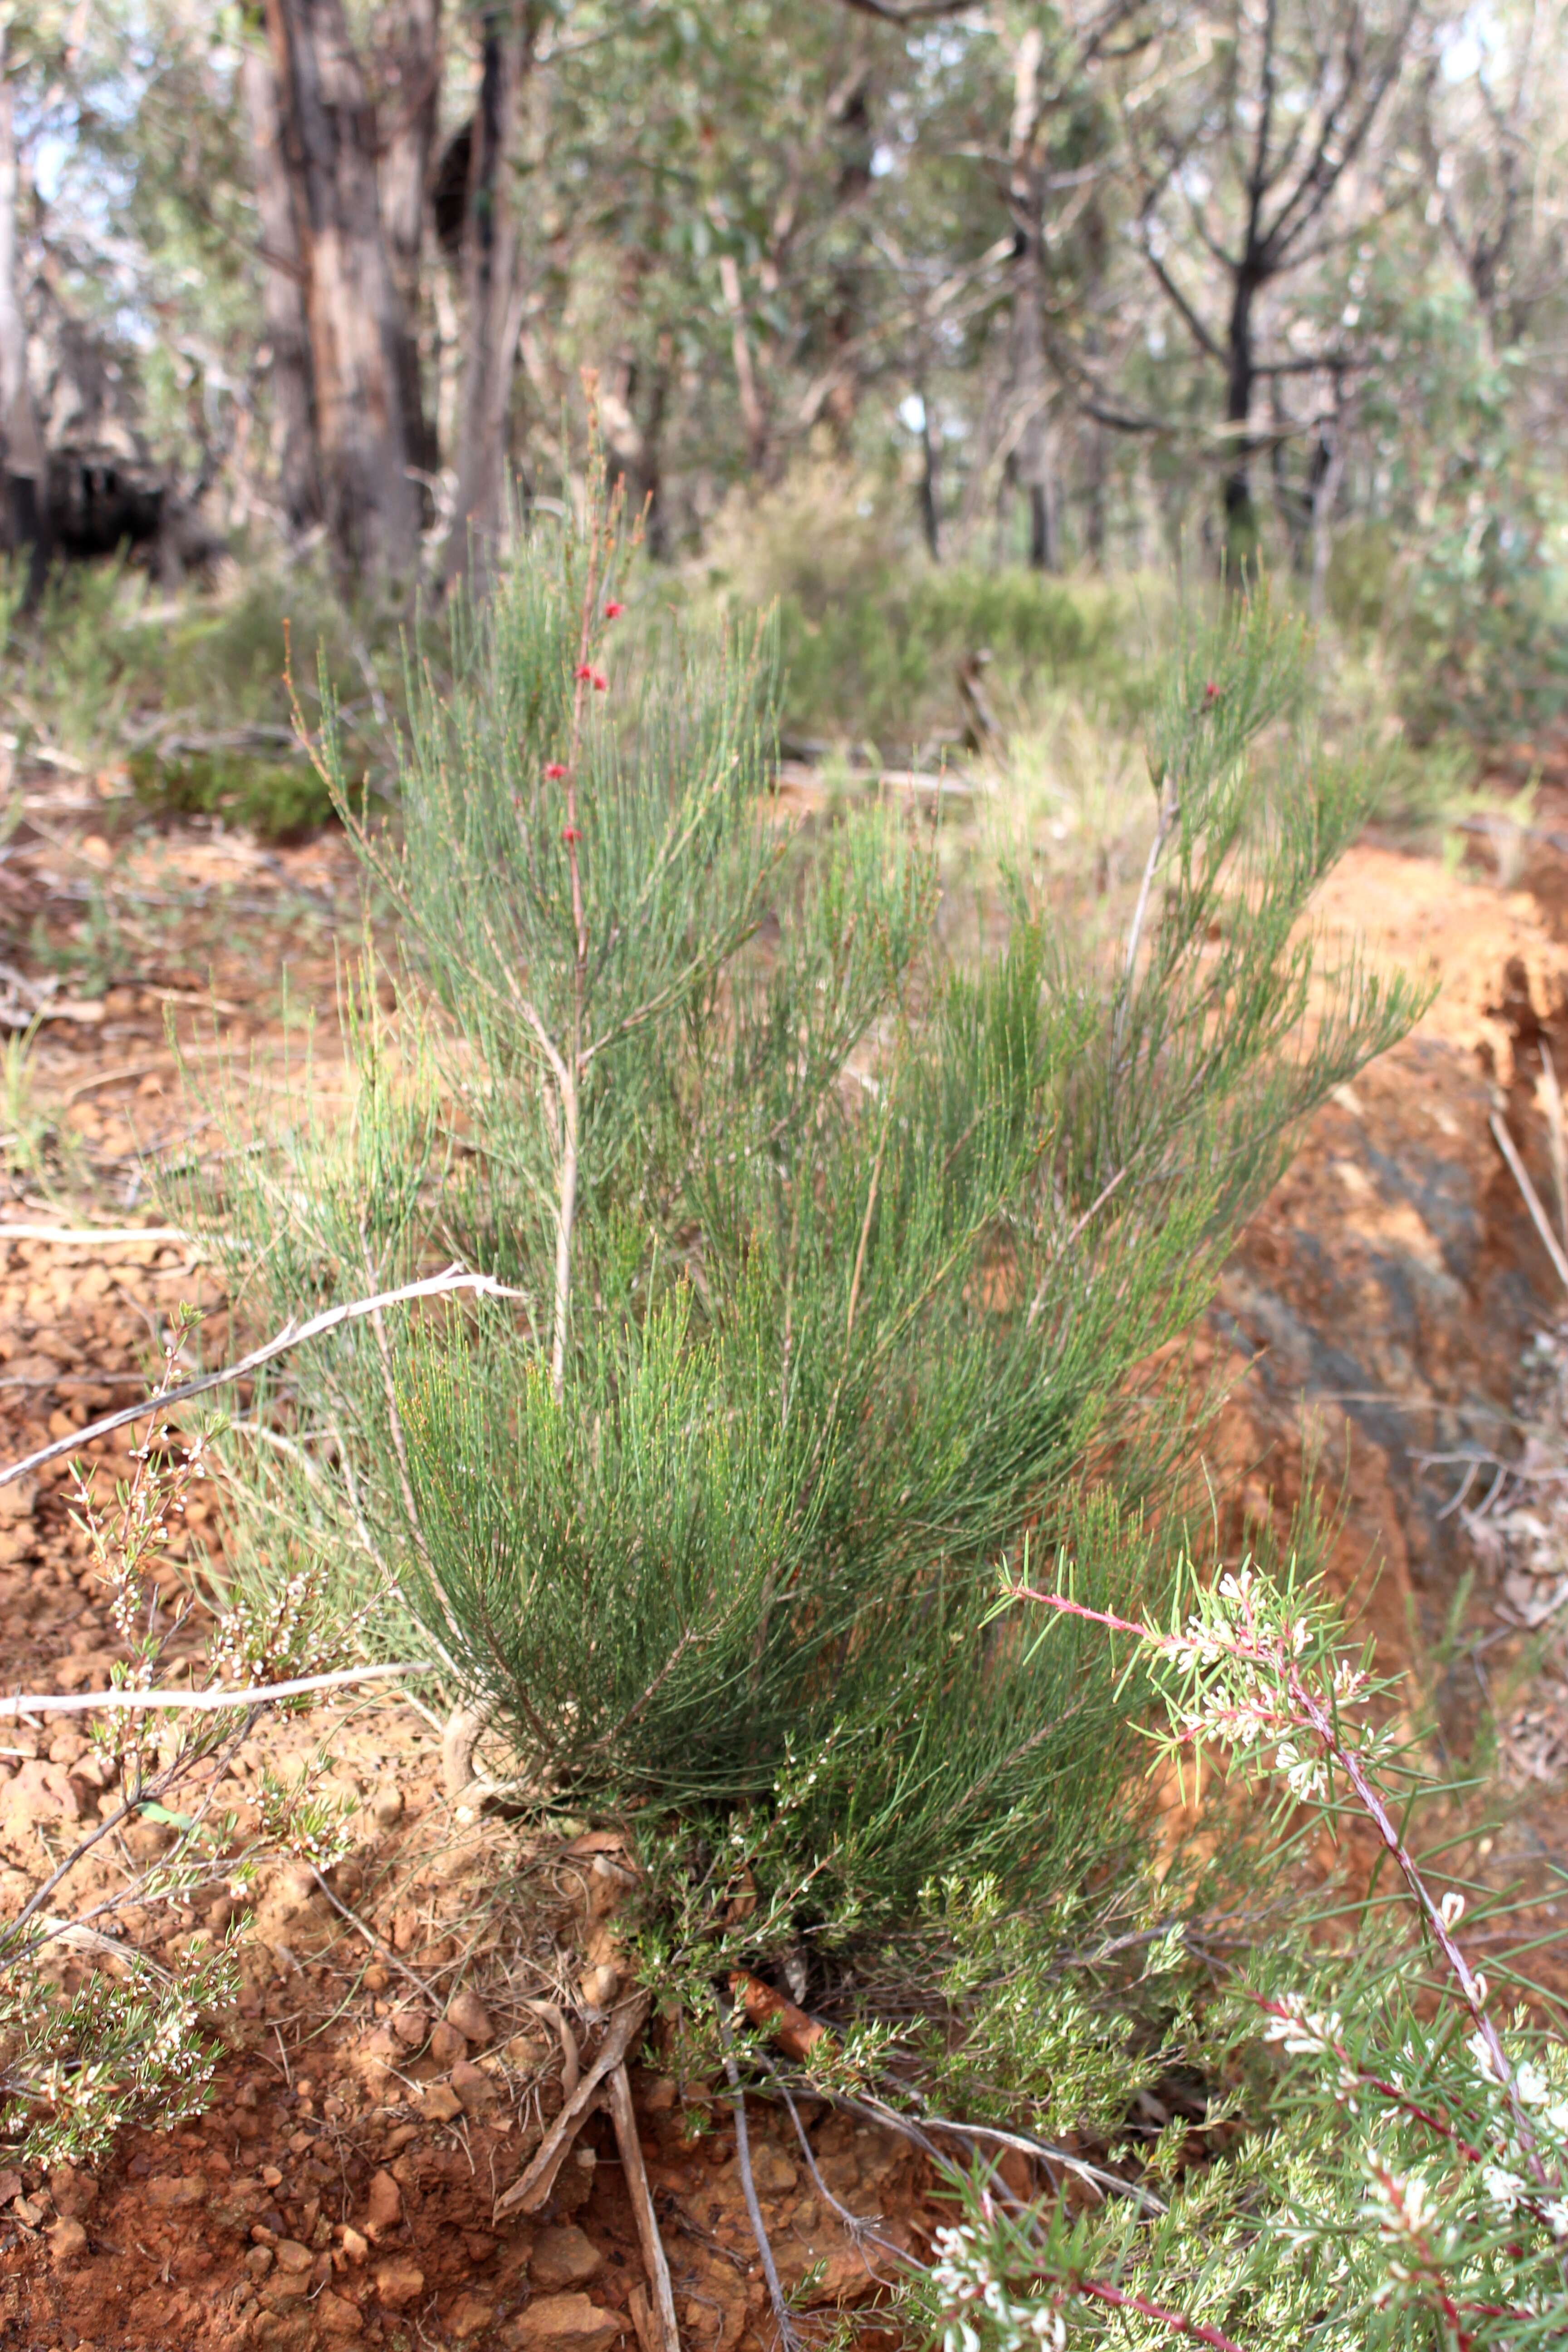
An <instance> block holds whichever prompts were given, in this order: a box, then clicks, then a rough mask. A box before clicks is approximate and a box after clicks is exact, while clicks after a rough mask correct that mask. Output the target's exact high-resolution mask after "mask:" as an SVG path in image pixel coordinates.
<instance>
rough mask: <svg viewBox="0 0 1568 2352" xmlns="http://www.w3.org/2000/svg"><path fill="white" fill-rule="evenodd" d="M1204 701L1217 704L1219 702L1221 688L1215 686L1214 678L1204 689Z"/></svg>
mask: <svg viewBox="0 0 1568 2352" xmlns="http://www.w3.org/2000/svg"><path fill="white" fill-rule="evenodd" d="M1204 700H1205V702H1217V701H1218V700H1219V688H1218V687H1217V686H1216V685H1215V682H1214V680H1213V678H1212V677H1211V678H1210V680H1209V682H1208V684H1207V685H1206V686H1205V688H1204Z"/></svg>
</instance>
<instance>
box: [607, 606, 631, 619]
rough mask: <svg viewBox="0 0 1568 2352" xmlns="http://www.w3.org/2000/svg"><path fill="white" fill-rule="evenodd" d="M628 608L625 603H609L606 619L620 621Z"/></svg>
mask: <svg viewBox="0 0 1568 2352" xmlns="http://www.w3.org/2000/svg"><path fill="white" fill-rule="evenodd" d="M625 611H626V606H625V605H624V604H614V603H611V604H606V605H605V620H606V621H618V620H619V619H620V617H621V614H623V613H624V612H625Z"/></svg>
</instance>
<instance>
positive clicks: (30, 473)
mask: <svg viewBox="0 0 1568 2352" xmlns="http://www.w3.org/2000/svg"><path fill="white" fill-rule="evenodd" d="M20 189H21V172H20V169H19V166H18V163H17V157H16V118H15V115H14V113H13V111H12V97H11V77H10V72H9V69H8V60H7V58H6V54H5V26H4V23H3V22H0V434H3V435H4V440H5V540H6V544H7V545H8V546H10V547H12V548H14V549H16V550H17V551H21V550H22V549H24V548H25V549H26V553H27V571H28V579H27V593H28V598H29V601H30V600H31V599H32V598H33V597H35V596H36V595H37V593H38V590H39V589H40V587H41V586H42V585H43V575H44V565H45V562H46V561H47V555H48V545H47V531H48V496H47V466H46V463H45V458H44V446H43V441H42V439H41V437H40V436H39V432H38V420H37V415H36V413H35V411H34V407H33V394H32V387H31V385H30V384H29V383H28V381H27V328H26V320H25V319H24V317H23V315H22V299H21V289H20V288H19V286H18V285H17V263H16V247H17V235H16V203H17V198H18V195H19V194H20Z"/></svg>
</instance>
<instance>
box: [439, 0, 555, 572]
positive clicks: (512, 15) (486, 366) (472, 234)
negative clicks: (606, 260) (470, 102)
mask: <svg viewBox="0 0 1568 2352" xmlns="http://www.w3.org/2000/svg"><path fill="white" fill-rule="evenodd" d="M536 19H537V12H536V10H535V8H534V6H533V5H531V0H506V5H499V6H492V7H489V8H487V10H486V11H485V15H484V17H483V19H482V41H483V47H482V50H481V65H480V74H479V103H478V106H477V108H476V110H475V114H474V126H473V135H472V138H471V141H470V143H469V150H468V201H467V205H466V208H465V212H464V218H463V247H462V251H463V294H464V307H465V310H466V313H467V333H468V361H467V365H466V367H465V369H464V372H463V385H462V393H461V397H460V403H459V407H458V449H457V472H458V490H457V498H456V500H455V502H454V506H453V511H452V528H451V531H450V533H449V535H448V537H447V545H446V551H445V553H444V554H443V557H442V562H441V576H442V578H443V580H444V581H445V582H447V583H450V582H452V581H454V580H456V579H458V578H460V577H462V576H464V575H466V574H467V573H468V571H469V569H470V566H471V565H473V564H476V563H477V564H478V565H479V567H480V569H481V570H482V569H483V568H484V566H485V562H486V553H487V550H489V549H490V548H492V547H493V546H494V545H495V542H496V541H497V539H498V537H499V535H500V529H501V524H502V521H503V520H504V509H505V503H506V491H507V423H508V419H509V417H510V411H511V388H512V381H513V377H514V375H515V373H516V369H517V346H518V338H519V336H520V335H521V332H522V317H523V306H524V303H525V301H526V299H527V293H526V289H525V287H524V284H523V276H522V267H521V259H522V239H521V220H520V218H519V213H518V205H517V194H516V189H515V187H514V184H513V182H514V176H515V173H516V169H517V164H518V160H519V158H518V147H519V139H520V130H521V121H522V114H523V100H524V96H525V92H526V89H527V84H528V80H529V77H530V75H531V71H532V68H533V52H534V39H535V33H536Z"/></svg>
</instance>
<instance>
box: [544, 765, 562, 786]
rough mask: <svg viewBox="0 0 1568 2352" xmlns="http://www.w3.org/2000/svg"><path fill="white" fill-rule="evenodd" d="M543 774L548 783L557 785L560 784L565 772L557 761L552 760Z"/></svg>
mask: <svg viewBox="0 0 1568 2352" xmlns="http://www.w3.org/2000/svg"><path fill="white" fill-rule="evenodd" d="M544 772H545V774H546V775H547V776H548V777H549V779H550V782H552V784H558V783H559V782H561V779H562V777H563V775H564V774H565V773H566V771H565V768H564V767H563V765H562V762H561V761H559V760H552V761H551V762H550V765H549V766H548V767H547V768H546V769H545V771H544Z"/></svg>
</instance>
